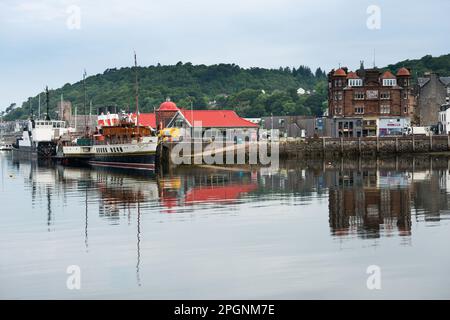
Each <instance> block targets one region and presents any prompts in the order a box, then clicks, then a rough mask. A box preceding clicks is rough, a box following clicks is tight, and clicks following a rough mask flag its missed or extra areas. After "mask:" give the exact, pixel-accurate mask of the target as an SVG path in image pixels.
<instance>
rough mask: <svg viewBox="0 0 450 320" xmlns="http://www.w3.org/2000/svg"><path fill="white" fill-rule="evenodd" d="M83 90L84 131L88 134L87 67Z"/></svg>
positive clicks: (84, 74)
mask: <svg viewBox="0 0 450 320" xmlns="http://www.w3.org/2000/svg"><path fill="white" fill-rule="evenodd" d="M83 90H84V105H83V114H84V131H85V132H84V133H85V134H87V131H88V125H87V113H86V104H87V101H86V100H87V95H86V69H85V70H84V73H83Z"/></svg>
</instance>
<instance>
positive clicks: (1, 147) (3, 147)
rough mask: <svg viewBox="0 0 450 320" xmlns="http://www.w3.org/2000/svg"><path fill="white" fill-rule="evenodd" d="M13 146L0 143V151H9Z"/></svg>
mask: <svg viewBox="0 0 450 320" xmlns="http://www.w3.org/2000/svg"><path fill="white" fill-rule="evenodd" d="M12 148H13V146H12V144H8V143H0V151H11V150H12Z"/></svg>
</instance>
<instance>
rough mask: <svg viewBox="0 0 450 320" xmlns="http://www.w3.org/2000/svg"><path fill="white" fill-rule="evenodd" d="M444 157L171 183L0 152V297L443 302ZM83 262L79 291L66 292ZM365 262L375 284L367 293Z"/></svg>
mask: <svg viewBox="0 0 450 320" xmlns="http://www.w3.org/2000/svg"><path fill="white" fill-rule="evenodd" d="M449 163H450V162H449V159H447V158H445V157H437V156H420V157H414V158H413V157H407V158H391V159H384V160H362V159H355V160H351V161H350V160H345V161H344V160H341V159H336V160H316V161H308V162H305V161H289V162H286V163H281V165H280V168H279V169H276V170H272V169H269V168H244V169H231V170H230V169H212V168H181V169H178V170H175V171H174V172H172V173H170V174H165V175H150V174H143V173H142V174H137V173H132V172H124V171H106V170H93V169H87V168H71V167H62V166H55V165H49V164H45V163H36V162H30V161H26V160H24V161H19V160H15V159H13V158H12V156H11V154H9V153H2V154H1V155H0V166H1V179H0V298H3V299H5V298H6V299H13V298H18V299H26V298H56V299H74V298H93V299H102V298H124V299H299V298H304V299H314V298H338V299H341V298H342V299H346V298H356V299H359V298H361V299H364V298H370V299H382V298H406V299H408V298H425V299H428V298H429V299H431V298H437V299H441V298H446V299H448V298H450V249H449V246H450V220H449V218H450V173H449ZM69 266H77V267H79V270H80V271H81V273H80V284H81V287H80V288H79V289H74V290H70V289H69V288H68V286H67V279H68V277H69V276H70V274H68V273H67V269H68V267H69ZM369 266H376V267H378V268H379V271H380V284H381V288H379V289H376V288H375V289H373V288H372V289H373V290H370V289H369V288H368V286H367V280H368V278H369V277H370V274H368V273H367V269H368V267H369Z"/></svg>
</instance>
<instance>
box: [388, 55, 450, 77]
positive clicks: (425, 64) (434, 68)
mask: <svg viewBox="0 0 450 320" xmlns="http://www.w3.org/2000/svg"><path fill="white" fill-rule="evenodd" d="M401 67H406V68H410V69H411V70H412V73H413V77H414V78H415V79H417V77H421V76H423V74H424V73H425V72H430V71H431V72H436V73H439V74H440V75H442V76H449V75H450V54H446V55H442V56H439V57H432V56H431V55H426V56H424V57H423V58H421V59H416V60H405V61H401V62H398V63H396V64H390V65H388V66H387V67H386V68H387V69H390V70H393V71H397V70H398V69H400V68H401Z"/></svg>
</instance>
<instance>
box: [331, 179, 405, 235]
mask: <svg viewBox="0 0 450 320" xmlns="http://www.w3.org/2000/svg"><path fill="white" fill-rule="evenodd" d="M329 216H330V227H331V229H332V232H333V233H334V234H335V235H346V234H348V233H357V234H359V235H361V236H363V237H367V238H378V237H380V232H381V231H382V230H381V229H382V228H383V229H384V230H383V231H384V232H388V233H389V232H391V231H392V230H394V229H395V228H397V229H398V231H399V233H400V234H401V235H410V233H411V203H410V193H409V190H408V189H407V188H399V187H395V188H390V187H389V186H388V185H385V186H384V187H381V188H379V183H378V174H377V172H376V171H372V172H368V171H365V172H348V173H345V172H336V180H335V185H334V186H333V187H331V188H330V194H329Z"/></svg>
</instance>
